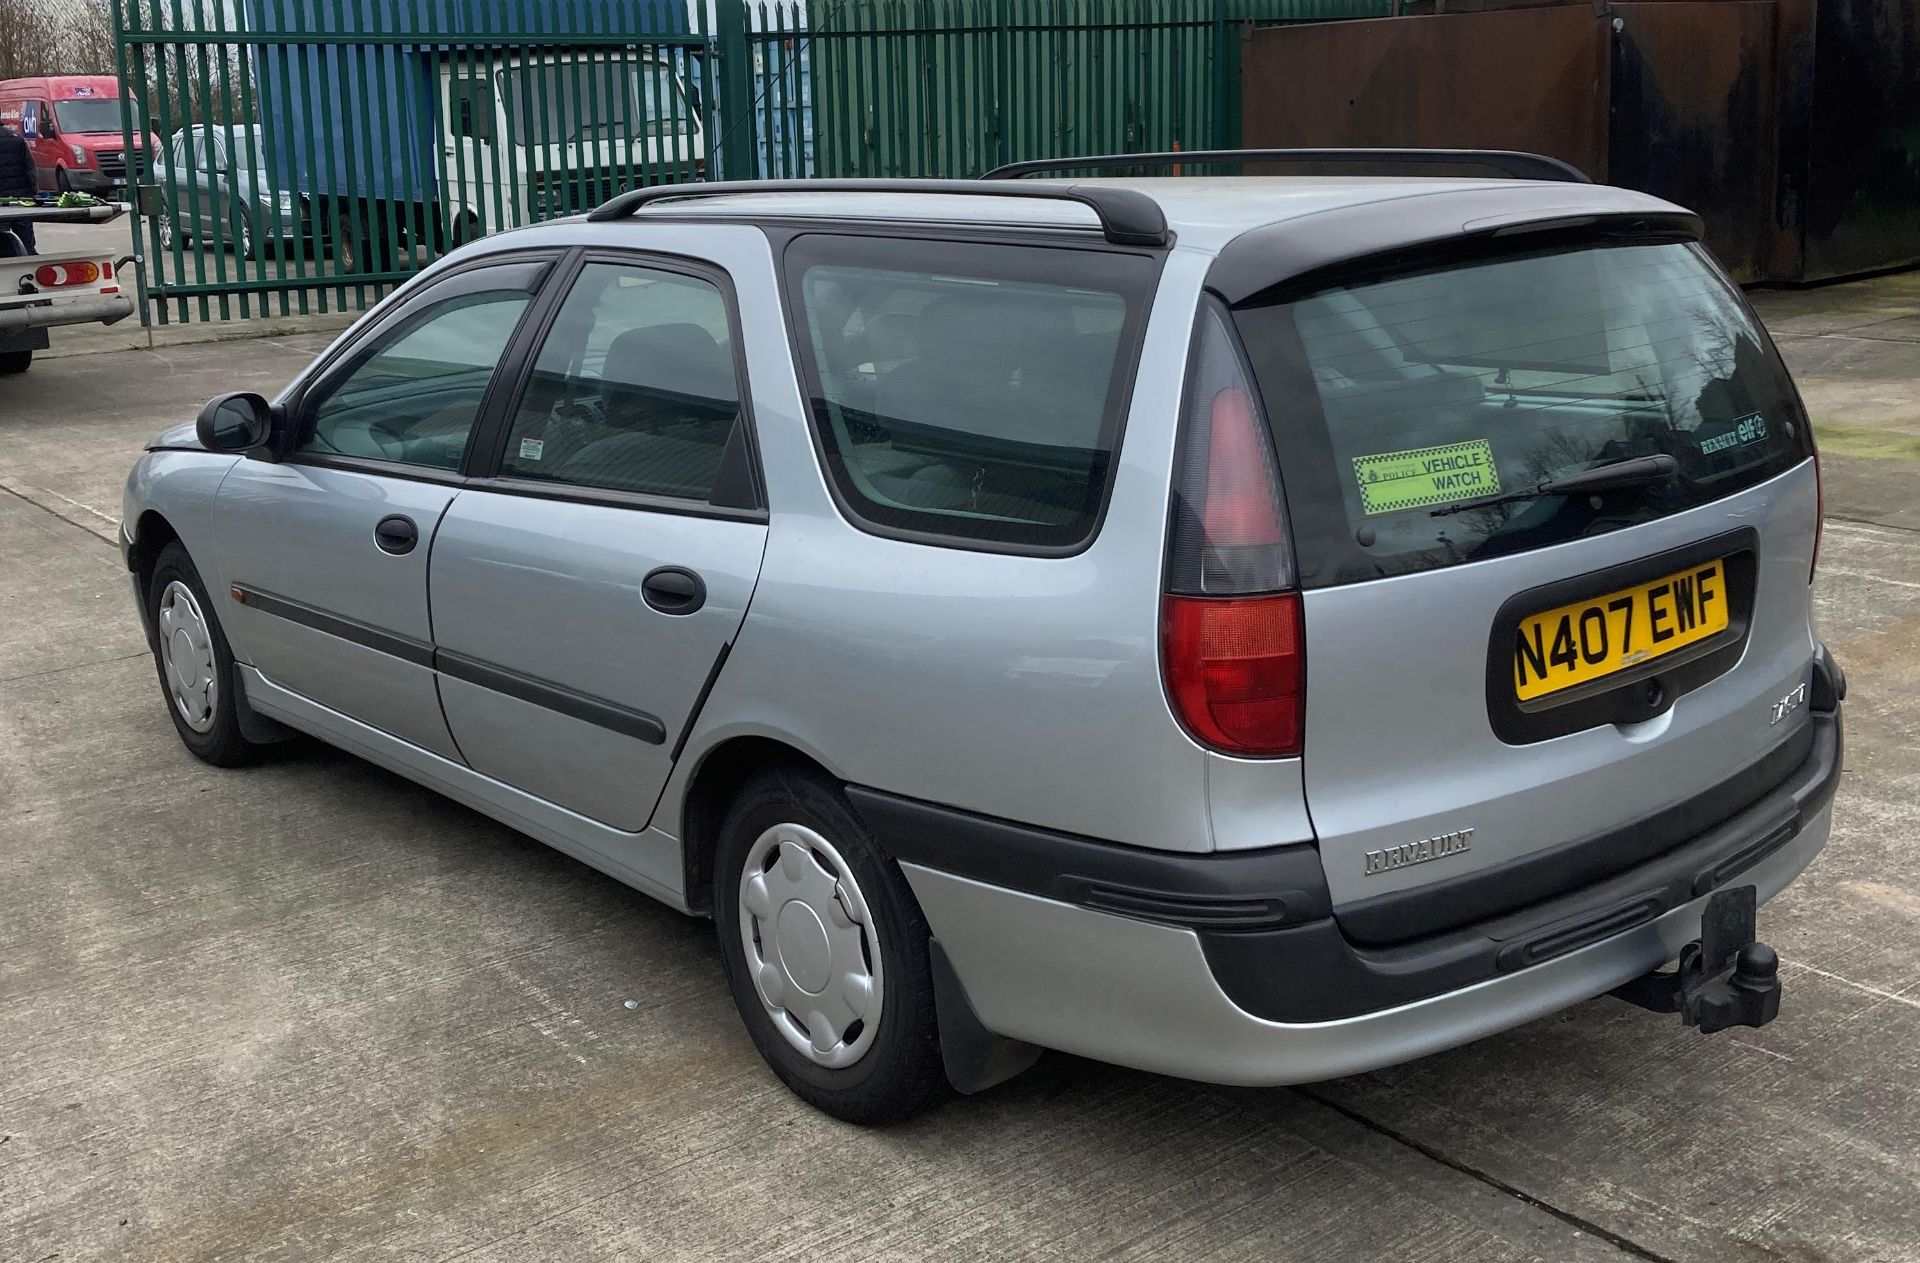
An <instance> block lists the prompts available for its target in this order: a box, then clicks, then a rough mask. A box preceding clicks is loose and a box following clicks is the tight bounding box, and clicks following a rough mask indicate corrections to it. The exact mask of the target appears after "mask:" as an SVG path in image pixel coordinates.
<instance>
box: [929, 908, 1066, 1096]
mask: <svg viewBox="0 0 1920 1263" xmlns="http://www.w3.org/2000/svg"><path fill="white" fill-rule="evenodd" d="M927 953H928V957H929V961H928V963H929V964H931V965H932V967H933V1005H934V1014H935V1019H934V1020H935V1022H936V1023H937V1024H938V1026H939V1027H940V1058H941V1060H942V1061H944V1062H945V1063H946V1068H947V1082H948V1083H951V1084H952V1085H953V1090H954V1091H956V1092H959V1093H961V1094H962V1095H964V1096H972V1095H973V1094H974V1093H976V1092H984V1091H986V1090H987V1089H988V1088H991V1087H994V1086H996V1085H998V1084H1002V1083H1005V1082H1006V1081H1007V1080H1008V1079H1011V1078H1013V1076H1015V1075H1017V1074H1019V1073H1020V1072H1021V1071H1023V1070H1025V1069H1026V1068H1027V1067H1029V1066H1031V1065H1032V1064H1033V1063H1034V1062H1036V1061H1038V1060H1039V1059H1040V1049H1038V1048H1036V1047H1034V1046H1033V1045H1032V1044H1026V1043H1022V1042H1020V1041H1019V1040H1017V1039H1008V1038H1006V1037H1005V1036H1003V1035H996V1034H994V1033H993V1032H992V1031H990V1030H988V1029H987V1028H986V1027H985V1026H984V1025H982V1024H981V1022H980V1018H979V1015H978V1014H976V1013H975V1012H974V1011H973V1002H972V1001H971V1000H969V999H967V991H966V988H965V987H963V986H961V985H960V975H959V974H957V973H955V972H954V970H953V963H952V962H951V961H949V960H948V959H947V950H946V948H944V947H942V946H941V945H940V940H939V939H937V938H936V939H932V940H930V941H929V942H928V943H927Z"/></svg>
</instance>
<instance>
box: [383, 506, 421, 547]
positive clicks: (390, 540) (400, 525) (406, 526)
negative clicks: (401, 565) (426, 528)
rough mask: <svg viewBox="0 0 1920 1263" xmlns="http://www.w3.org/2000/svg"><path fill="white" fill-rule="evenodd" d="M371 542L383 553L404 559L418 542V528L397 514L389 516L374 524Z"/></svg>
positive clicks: (407, 518) (410, 520) (411, 521)
mask: <svg viewBox="0 0 1920 1263" xmlns="http://www.w3.org/2000/svg"><path fill="white" fill-rule="evenodd" d="M373 542H374V543H375V544H377V545H379V547H380V551H381V552H383V553H392V554H393V555H394V556H396V557H404V556H406V555H407V554H408V553H410V552H412V551H413V548H414V545H415V544H418V543H419V542H420V528H419V527H417V526H415V525H414V524H413V519H412V518H410V517H401V516H400V515H399V514H398V513H393V514H389V515H388V516H386V517H383V518H381V519H380V520H379V522H377V523H375V525H374V528H373Z"/></svg>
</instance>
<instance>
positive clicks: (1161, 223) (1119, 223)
mask: <svg viewBox="0 0 1920 1263" xmlns="http://www.w3.org/2000/svg"><path fill="white" fill-rule="evenodd" d="M735 193H923V194H929V195H935V196H944V197H1025V198H1033V199H1036V200H1041V201H1053V202H1078V203H1080V204H1081V205H1082V206H1087V207H1091V208H1092V209H1093V213H1094V214H1095V215H1097V216H1099V217H1100V231H1101V232H1103V233H1104V234H1106V238H1107V240H1108V241H1111V242H1113V243H1114V244H1115V245H1122V246H1164V245H1166V244H1167V240H1168V235H1167V217H1166V216H1165V215H1164V214H1162V213H1161V211H1160V205H1159V203H1158V202H1155V201H1154V200H1153V199H1152V198H1150V197H1148V196H1147V195H1146V194H1144V193H1140V192H1137V191H1135V190H1133V189H1113V188H1087V187H1083V186H1080V185H1073V184H1047V185H1041V184H1035V185H1018V184H1015V185H1008V184H984V183H983V182H982V181H979V180H716V181H714V182H712V183H693V184H656V185H652V186H650V187H647V188H639V189H629V190H627V191H626V192H625V193H620V194H616V195H615V196H613V197H611V198H609V199H608V200H607V201H605V202H603V203H601V205H600V206H598V207H597V208H595V209H594V210H593V211H591V212H590V213H589V214H588V215H587V218H588V220H590V221H592V222H594V223H605V222H607V221H608V220H612V219H625V218H626V217H627V216H629V215H631V214H633V212H635V211H637V210H639V209H640V208H641V207H643V206H651V205H653V204H654V203H656V202H670V201H681V200H684V199H692V198H702V197H726V196H728V195H731V194H735Z"/></svg>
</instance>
